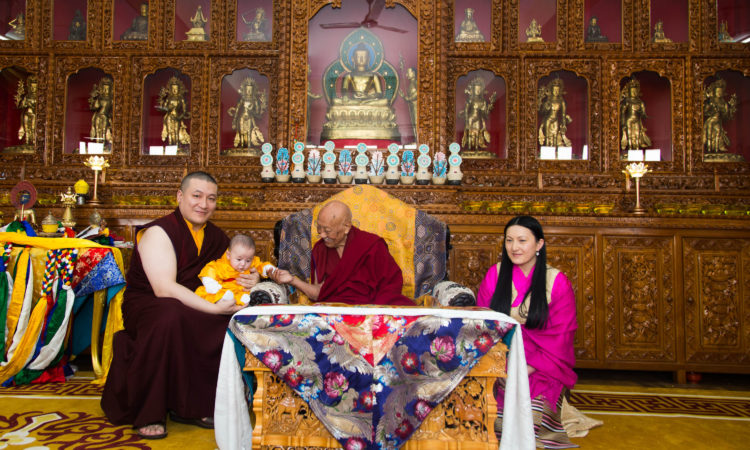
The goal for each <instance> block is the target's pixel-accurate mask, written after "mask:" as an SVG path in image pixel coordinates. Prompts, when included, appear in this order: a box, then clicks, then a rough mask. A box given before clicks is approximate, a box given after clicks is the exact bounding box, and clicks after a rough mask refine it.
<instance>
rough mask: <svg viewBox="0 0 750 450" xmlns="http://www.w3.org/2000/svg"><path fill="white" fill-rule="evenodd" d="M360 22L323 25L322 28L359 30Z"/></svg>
mask: <svg viewBox="0 0 750 450" xmlns="http://www.w3.org/2000/svg"><path fill="white" fill-rule="evenodd" d="M361 25H362V24H361V23H359V22H339V23H321V24H320V28H359V27H360V26H361Z"/></svg>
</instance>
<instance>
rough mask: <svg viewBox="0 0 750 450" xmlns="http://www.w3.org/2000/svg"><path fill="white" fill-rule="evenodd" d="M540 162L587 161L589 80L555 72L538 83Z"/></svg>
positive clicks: (573, 74)
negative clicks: (546, 160)
mask: <svg viewBox="0 0 750 450" xmlns="http://www.w3.org/2000/svg"><path fill="white" fill-rule="evenodd" d="M536 100H537V103H536V105H535V106H536V107H537V138H538V142H537V143H538V149H539V152H538V153H537V157H538V158H539V159H552V160H570V159H575V160H587V159H589V153H588V152H589V150H588V149H589V92H588V81H587V80H586V79H585V78H583V77H579V76H578V75H576V74H575V73H573V72H569V71H567V70H557V71H554V72H552V73H551V74H549V75H548V76H545V77H542V78H541V79H540V80H539V82H538V83H537V99H536Z"/></svg>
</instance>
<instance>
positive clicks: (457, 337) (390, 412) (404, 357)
mask: <svg viewBox="0 0 750 450" xmlns="http://www.w3.org/2000/svg"><path fill="white" fill-rule="evenodd" d="M353 309H354V308H353ZM230 330H231V331H232V332H233V333H234V335H235V336H236V337H237V338H238V339H239V340H240V341H241V342H242V343H243V344H244V345H245V347H246V348H247V349H248V350H250V352H251V353H252V354H253V355H254V356H255V357H256V358H258V360H260V361H262V362H263V363H264V364H265V365H266V366H267V367H268V368H269V369H271V371H272V372H273V373H274V374H276V375H277V376H278V377H279V378H281V379H282V380H284V382H285V383H286V384H287V385H288V386H289V387H290V388H292V389H293V390H294V391H295V392H296V393H297V394H298V395H299V396H300V397H302V398H303V399H304V400H305V401H306V402H307V403H308V404H309V405H310V408H311V409H312V410H313V412H314V413H315V415H316V417H317V418H318V419H319V420H320V422H321V423H322V424H323V425H324V426H325V427H326V428H327V429H328V431H329V432H330V433H331V434H332V435H333V436H334V437H335V438H336V439H337V440H338V441H339V442H340V443H341V445H342V447H343V448H344V449H347V450H350V449H351V450H353V449H395V448H399V447H401V446H402V445H403V444H404V443H405V442H406V441H407V440H408V439H409V437H410V436H411V435H412V433H414V431H416V430H417V428H419V426H420V424H421V423H422V421H423V420H424V419H425V418H426V417H427V415H428V414H429V412H430V411H431V410H432V409H433V408H434V407H435V406H436V405H437V404H438V403H440V402H441V401H442V400H443V399H445V398H446V397H447V396H448V395H449V394H450V393H451V391H452V390H453V389H454V388H455V387H456V386H457V385H458V384H459V382H460V381H461V380H462V379H463V378H464V376H466V375H467V374H468V373H469V371H470V370H471V369H472V367H474V365H476V363H477V362H478V361H479V359H480V358H481V357H482V356H484V355H485V354H486V353H487V352H488V351H489V350H490V349H491V348H492V347H493V346H494V345H495V344H497V343H498V342H499V341H500V340H504V341H506V343H507V344H509V343H510V337H511V336H512V334H513V333H512V331H513V330H514V325H513V324H511V323H505V322H499V321H496V320H485V319H481V318H466V317H462V318H457V317H438V316H434V315H411V314H409V315H406V314H405V315H389V314H382V315H381V314H351V315H348V314H347V315H342V314H320V313H304V314H283V313H282V314H259V315H253V314H248V315H244V316H235V317H234V318H233V320H232V322H231V323H230Z"/></svg>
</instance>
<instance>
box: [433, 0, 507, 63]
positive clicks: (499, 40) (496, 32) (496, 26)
mask: <svg viewBox="0 0 750 450" xmlns="http://www.w3.org/2000/svg"><path fill="white" fill-rule="evenodd" d="M441 5H442V6H443V7H442V8H440V9H441V11H440V20H441V22H443V23H445V26H444V27H441V28H439V29H441V30H442V32H441V40H442V41H443V42H446V43H447V46H448V52H449V54H450V55H451V56H465V55H477V56H481V57H486V56H488V54H499V53H500V52H501V51H502V49H503V22H504V21H503V18H504V17H505V16H506V15H507V14H506V11H505V9H506V3H505V2H501V1H500V0H492V4H491V6H490V10H491V14H492V18H491V20H490V26H491V33H490V35H489V36H485V39H486V41H485V42H455V37H456V36H455V33H454V29H455V22H454V20H455V17H456V11H455V9H454V5H455V0H442V1H441ZM459 17H461V12H460V11H459Z"/></svg>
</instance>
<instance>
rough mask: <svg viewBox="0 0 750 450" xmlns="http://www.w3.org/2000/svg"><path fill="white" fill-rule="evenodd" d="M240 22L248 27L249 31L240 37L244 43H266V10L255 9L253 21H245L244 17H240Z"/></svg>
mask: <svg viewBox="0 0 750 450" xmlns="http://www.w3.org/2000/svg"><path fill="white" fill-rule="evenodd" d="M242 21H243V22H244V23H245V25H249V27H250V29H249V30H248V32H247V33H245V35H244V36H243V37H242V38H243V40H245V41H253V42H258V41H268V40H269V39H268V36H267V35H266V22H267V19H266V10H265V9H263V8H255V17H253V20H246V19H245V16H244V15H242Z"/></svg>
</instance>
